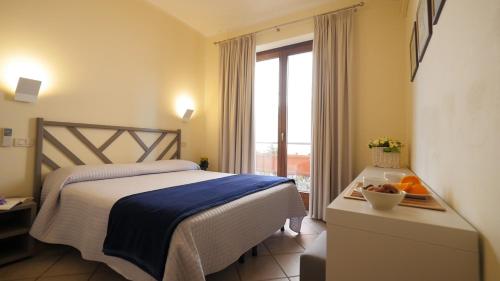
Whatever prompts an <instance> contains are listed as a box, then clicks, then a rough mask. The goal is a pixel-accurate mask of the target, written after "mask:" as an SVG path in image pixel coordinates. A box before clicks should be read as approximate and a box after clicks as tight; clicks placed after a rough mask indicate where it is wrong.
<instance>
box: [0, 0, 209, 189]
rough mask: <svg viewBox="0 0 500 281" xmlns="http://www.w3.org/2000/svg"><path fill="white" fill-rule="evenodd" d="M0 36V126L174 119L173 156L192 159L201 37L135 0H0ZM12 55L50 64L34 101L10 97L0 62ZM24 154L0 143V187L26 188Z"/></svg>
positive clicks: (162, 124) (199, 129) (22, 131)
mask: <svg viewBox="0 0 500 281" xmlns="http://www.w3.org/2000/svg"><path fill="white" fill-rule="evenodd" d="M0 38H2V39H0V40H1V44H0V91H2V92H4V94H3V95H0V128H3V127H8V128H13V130H14V135H15V137H29V138H31V139H33V138H34V121H33V118H35V117H44V118H46V119H49V120H56V121H69V122H87V123H97V124H114V125H129V126H139V127H152V128H168V129H177V128H180V129H182V130H183V140H184V141H185V142H186V143H185V147H183V152H182V156H183V158H187V159H192V160H196V161H197V160H198V159H199V157H200V155H201V152H202V151H203V150H204V149H205V143H204V141H203V139H204V134H205V131H204V126H205V123H204V118H203V116H204V93H203V91H204V85H203V83H204V80H203V75H204V73H203V48H204V46H203V43H204V38H203V37H202V36H201V35H199V34H198V33H197V32H195V31H193V30H192V29H190V28H189V27H187V26H186V25H184V24H182V23H180V22H179V21H177V20H176V19H174V18H172V17H169V16H167V15H166V14H164V13H163V12H161V11H160V10H158V9H157V8H155V7H153V6H151V5H150V4H147V3H146V2H145V1H141V0H106V1H101V0H85V1H67V0H44V1H38V0H3V1H1V3H0ZM19 59H22V60H26V59H28V60H36V61H38V63H39V64H41V65H42V67H43V68H46V69H47V72H48V73H49V74H50V77H51V78H50V80H51V81H50V82H51V85H49V88H47V89H46V90H45V91H44V92H42V93H41V95H40V97H39V99H38V101H37V103H36V104H25V103H19V102H14V101H13V96H12V93H13V90H12V88H11V87H9V85H7V83H6V81H5V77H4V76H5V73H4V72H5V71H4V70H5V68H6V67H7V66H8V65H9V63H10V61H12V60H19ZM46 82H47V81H46ZM179 95H188V96H191V98H192V99H193V100H194V103H195V109H196V112H195V115H194V117H193V119H192V120H191V122H189V123H182V122H181V121H180V120H179V118H178V117H177V116H176V115H175V110H174V104H175V101H176V98H177V97H178V96H179ZM123 152H126V151H123ZM33 155H34V149H33V148H29V149H28V148H18V147H10V148H4V147H0V194H2V195H29V194H30V193H31V184H32V173H33ZM136 158H137V157H136ZM136 158H135V159H136Z"/></svg>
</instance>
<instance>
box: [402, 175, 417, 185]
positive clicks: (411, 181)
mask: <svg viewBox="0 0 500 281" xmlns="http://www.w3.org/2000/svg"><path fill="white" fill-rule="evenodd" d="M401 183H408V184H409V185H415V184H420V180H419V179H418V178H417V177H416V176H406V177H404V178H402V179H401Z"/></svg>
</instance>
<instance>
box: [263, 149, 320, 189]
mask: <svg viewBox="0 0 500 281" xmlns="http://www.w3.org/2000/svg"><path fill="white" fill-rule="evenodd" d="M287 144H288V149H287V150H288V151H287V152H288V153H287V154H288V155H287V174H288V175H287V176H288V177H289V178H293V179H295V182H296V184H297V187H298V188H299V190H301V191H309V190H310V181H311V179H310V175H311V155H310V154H311V143H305V142H289V143H287ZM255 151H256V153H255V156H256V157H255V164H256V165H255V166H256V167H255V170H256V172H257V173H258V174H263V175H276V172H277V170H278V143H277V142H256V149H255Z"/></svg>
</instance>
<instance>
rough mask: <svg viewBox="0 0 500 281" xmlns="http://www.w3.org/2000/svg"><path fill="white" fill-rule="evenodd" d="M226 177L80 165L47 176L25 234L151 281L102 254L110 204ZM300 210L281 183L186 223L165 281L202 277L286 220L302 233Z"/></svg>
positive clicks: (188, 169) (150, 167) (292, 191)
mask: <svg viewBox="0 0 500 281" xmlns="http://www.w3.org/2000/svg"><path fill="white" fill-rule="evenodd" d="M229 175H230V174H223V173H215V172H205V171H201V170H199V167H198V166H197V165H196V164H194V163H192V162H189V161H182V160H164V161H157V162H153V163H140V164H124V165H96V166H78V167H72V168H63V169H59V170H57V171H55V172H53V173H51V174H49V175H48V176H47V179H46V180H45V183H44V187H43V192H42V203H43V204H42V208H41V210H40V213H39V214H38V216H37V218H36V220H35V223H34V224H33V227H32V229H31V231H30V233H31V235H32V236H33V237H35V238H36V239H38V240H41V241H44V242H47V243H57V244H66V245H70V246H72V247H75V248H77V249H78V250H80V252H81V254H82V257H83V258H84V259H88V260H94V261H100V262H104V263H106V264H108V265H109V266H110V267H111V268H113V269H114V270H115V271H117V272H118V273H120V274H122V275H123V276H124V277H126V278H128V279H131V280H141V281H142V280H154V279H153V277H151V276H150V275H149V274H147V273H146V272H144V271H143V270H141V269H140V268H138V267H137V266H135V265H134V264H132V263H130V262H128V261H126V260H123V259H121V258H117V257H112V256H106V255H104V254H103V252H102V245H103V242H104V238H105V237H106V229H107V224H108V216H109V212H110V210H111V207H112V206H113V204H114V203H115V202H116V201H117V200H119V199H120V198H122V197H124V196H128V195H131V194H135V193H140V192H145V191H150V190H155V189H160V188H165V187H171V186H177V185H182V184H186V183H192V182H198V181H205V180H209V179H214V178H220V177H225V176H229ZM304 216H305V210H304V206H303V204H302V201H301V198H300V195H299V193H298V192H297V189H296V187H295V185H293V184H291V183H287V184H281V185H278V186H276V187H273V188H270V189H267V190H265V191H261V192H258V193H254V194H251V195H248V196H246V197H243V198H241V199H238V200H235V201H232V202H230V203H227V204H224V205H221V206H219V207H215V208H212V209H209V210H207V211H204V212H201V213H199V214H196V215H194V216H192V217H189V218H187V219H186V220H184V221H183V222H182V223H181V224H179V226H178V227H177V229H176V230H175V232H174V234H173V236H172V240H171V242H170V243H171V244H170V248H169V252H168V258H167V261H166V265H165V273H164V276H163V280H168V281H176V280H179V281H183V280H185V281H196V280H205V277H204V276H205V275H207V274H210V273H214V272H217V271H219V270H222V269H224V268H225V267H227V266H228V265H230V264H231V263H233V262H234V261H235V260H236V259H238V257H239V256H240V255H241V254H242V253H244V252H245V251H247V250H248V249H250V248H251V247H253V246H255V245H257V244H258V243H260V242H261V241H262V240H264V239H265V238H267V237H268V236H270V235H271V234H272V233H273V232H275V231H276V230H277V229H278V228H279V227H281V226H282V225H283V224H284V222H285V220H286V219H287V218H290V219H291V220H290V227H291V228H292V229H293V230H294V231H297V232H298V231H300V226H301V221H302V218H303V217H304Z"/></svg>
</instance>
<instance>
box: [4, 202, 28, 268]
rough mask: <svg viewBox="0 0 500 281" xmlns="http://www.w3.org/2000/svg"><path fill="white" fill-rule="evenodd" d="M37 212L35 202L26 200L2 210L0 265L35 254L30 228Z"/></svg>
mask: <svg viewBox="0 0 500 281" xmlns="http://www.w3.org/2000/svg"><path fill="white" fill-rule="evenodd" d="M35 214H36V203H35V202H25V203H22V204H19V205H17V206H15V207H13V208H12V209H10V210H6V211H0V249H2V250H1V251H0V265H3V264H6V263H9V262H13V261H16V260H19V259H22V258H26V257H29V256H31V255H32V254H33V246H34V242H33V238H31V236H30V235H29V230H30V228H31V224H32V222H33V220H34V219H35Z"/></svg>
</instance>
